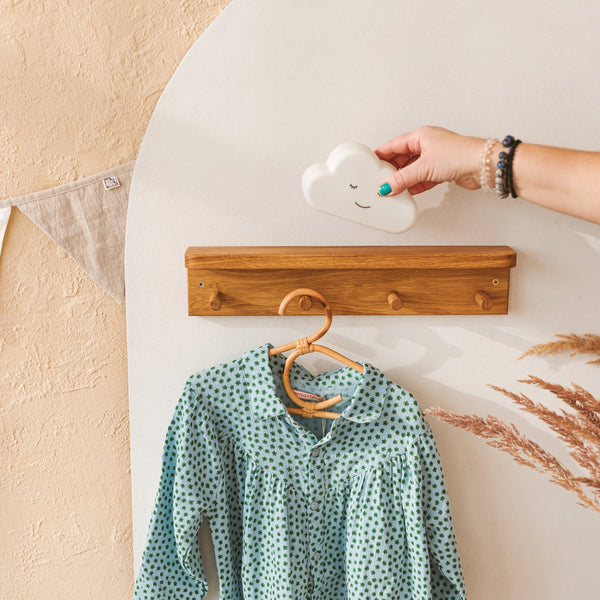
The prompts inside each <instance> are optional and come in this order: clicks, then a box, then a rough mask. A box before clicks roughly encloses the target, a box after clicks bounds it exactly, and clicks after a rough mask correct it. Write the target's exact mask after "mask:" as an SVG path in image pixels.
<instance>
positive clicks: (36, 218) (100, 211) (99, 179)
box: [0, 161, 135, 304]
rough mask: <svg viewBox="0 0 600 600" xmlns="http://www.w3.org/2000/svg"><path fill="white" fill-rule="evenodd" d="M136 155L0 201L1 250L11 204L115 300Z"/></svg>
mask: <svg viewBox="0 0 600 600" xmlns="http://www.w3.org/2000/svg"><path fill="white" fill-rule="evenodd" d="M134 166H135V161H132V162H129V163H126V164H124V165H121V166H119V167H115V168H113V169H109V170H107V171H102V172H101V173H97V174H96V175H91V176H90V177H86V178H85V179H80V180H79V181H74V182H72V183H67V184H65V185H61V186H58V187H54V188H50V189H47V190H42V191H40V192H34V193H32V194H27V195H25V196H19V197H17V198H9V199H8V200H3V201H0V252H1V250H2V241H3V239H4V233H5V231H6V227H7V224H8V219H9V216H10V212H11V209H12V207H13V206H16V207H17V208H18V209H19V210H20V211H21V212H22V213H23V214H25V215H26V216H27V217H28V218H29V219H31V221H33V222H34V223H35V224H36V225H37V226H38V227H39V228H40V229H41V230H42V231H43V232H44V233H46V235H48V236H49V237H50V238H51V239H52V240H53V241H54V242H55V243H56V244H58V246H60V247H61V248H62V249H63V250H64V251H65V252H66V253H67V254H68V255H69V256H70V257H71V258H73V259H74V260H75V261H76V262H77V263H79V265H81V267H82V268H83V269H84V270H85V271H86V273H87V274H88V275H89V276H90V277H91V278H92V279H93V280H94V281H96V283H98V285H100V286H101V287H102V288H104V289H105V290H106V291H107V292H108V293H109V294H110V295H111V296H112V297H113V298H114V299H115V300H116V301H117V302H118V303H119V304H121V303H122V302H123V297H124V295H125V274H124V247H125V225H126V221H127V204H128V199H129V188H130V185H131V177H132V174H133V169H134Z"/></svg>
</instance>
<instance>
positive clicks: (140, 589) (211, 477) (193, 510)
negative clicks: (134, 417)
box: [133, 381, 222, 600]
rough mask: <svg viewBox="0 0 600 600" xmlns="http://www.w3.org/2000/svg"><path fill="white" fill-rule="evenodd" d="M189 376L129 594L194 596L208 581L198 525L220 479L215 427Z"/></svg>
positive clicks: (174, 599) (181, 599) (146, 599)
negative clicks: (201, 408) (201, 406)
mask: <svg viewBox="0 0 600 600" xmlns="http://www.w3.org/2000/svg"><path fill="white" fill-rule="evenodd" d="M195 395H196V394H195V393H194V391H193V384H192V383H191V381H188V382H187V383H186V386H185V389H184V391H183V394H182V396H181V398H180V399H179V402H178V404H177V407H176V409H175V414H174V415H173V418H172V420H171V423H170V425H169V428H168V431H167V436H166V440H165V444H164V450H163V462H162V472H161V477H160V484H159V489H158V494H157V496H156V501H155V507H154V511H153V513H152V518H151V520H150V526H149V530H148V537H147V541H146V547H145V550H144V554H143V557H142V566H141V569H140V572H139V575H138V578H137V581H136V584H135V589H134V594H133V598H134V600H188V599H189V600H192V599H193V600H199V599H202V598H204V597H205V596H206V594H207V592H208V584H207V581H206V575H205V572H204V565H203V564H202V556H201V554H200V546H199V541H198V530H199V528H200V525H201V524H202V519H203V517H204V515H205V514H207V513H210V511H211V509H212V508H214V506H215V505H216V499H217V495H218V492H219V489H220V483H221V480H222V475H221V473H222V470H221V468H220V461H219V451H218V447H217V436H216V431H215V428H214V426H213V425H212V423H211V422H210V421H209V420H208V419H206V418H203V417H202V416H201V415H200V414H199V410H198V402H195Z"/></svg>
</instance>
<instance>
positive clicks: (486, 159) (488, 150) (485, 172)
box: [479, 138, 498, 192]
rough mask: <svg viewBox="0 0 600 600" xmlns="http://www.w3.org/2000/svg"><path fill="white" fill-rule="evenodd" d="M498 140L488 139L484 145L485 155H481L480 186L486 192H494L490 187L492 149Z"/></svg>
mask: <svg viewBox="0 0 600 600" xmlns="http://www.w3.org/2000/svg"><path fill="white" fill-rule="evenodd" d="M497 142H498V140H497V139H496V138H488V139H487V140H486V141H485V144H484V145H483V153H482V154H481V170H480V171H479V185H480V186H481V189H482V190H483V191H484V192H493V191H494V190H493V188H492V187H491V186H490V165H491V164H492V147H493V146H494V144H495V143H497Z"/></svg>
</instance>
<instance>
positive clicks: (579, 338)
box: [519, 333, 600, 364]
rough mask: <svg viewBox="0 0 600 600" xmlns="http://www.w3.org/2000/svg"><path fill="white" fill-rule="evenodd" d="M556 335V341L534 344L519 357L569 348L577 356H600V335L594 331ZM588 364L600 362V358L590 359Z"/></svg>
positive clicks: (554, 352)
mask: <svg viewBox="0 0 600 600" xmlns="http://www.w3.org/2000/svg"><path fill="white" fill-rule="evenodd" d="M556 337H557V338H559V339H558V340H555V341H554V342H547V343H546V344H537V345H536V346H532V347H531V348H529V350H527V352H525V354H523V355H522V356H520V357H519V360H521V359H522V358H525V357H526V356H530V355H532V354H538V355H542V354H556V353H558V352H564V351H568V350H571V354H570V356H575V354H595V355H596V356H598V357H600V335H595V334H593V333H586V334H584V335H576V334H574V333H568V334H558V335H557V336H556ZM588 364H600V358H597V359H595V360H590V361H588Z"/></svg>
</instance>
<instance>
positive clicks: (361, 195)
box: [301, 143, 417, 233]
mask: <svg viewBox="0 0 600 600" xmlns="http://www.w3.org/2000/svg"><path fill="white" fill-rule="evenodd" d="M395 170H396V169H395V168H394V167H393V166H392V165H391V164H390V163H388V162H386V161H384V160H381V159H379V158H378V157H377V155H376V154H375V152H373V150H371V149H370V148H368V147H367V146H364V145H363V144H358V143H349V144H342V145H341V146H337V147H336V148H334V149H333V150H332V152H331V154H330V155H329V156H328V157H327V161H326V162H324V163H318V164H316V165H312V166H311V167H309V168H308V169H306V171H304V174H303V175H302V182H301V185H302V191H303V193H304V197H305V198H306V200H307V202H308V203H309V204H310V205H311V206H313V207H314V208H316V209H318V210H321V211H323V212H326V213H329V214H330V215H335V216H337V217H341V218H342V219H348V220H349V221H354V222H355V223H361V224H362V225H367V226H368V227H375V228H377V229H383V231H389V232H391V233H401V232H402V231H406V230H407V229H409V228H410V227H412V226H413V224H414V222H415V220H416V218H417V205H416V203H415V201H414V200H413V198H412V196H411V195H410V194H409V193H408V192H402V193H401V194H398V195H396V196H391V197H389V198H388V197H386V196H382V195H380V194H379V185H380V183H381V182H382V181H383V180H384V179H387V178H388V177H389V176H390V175H391V174H392V173H394V171H395Z"/></svg>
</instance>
